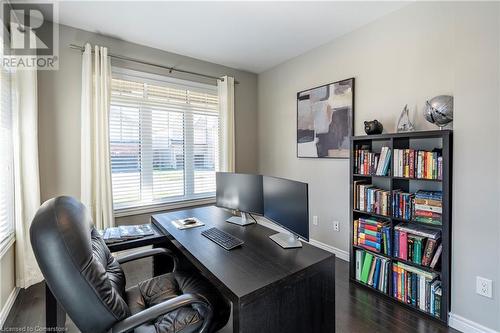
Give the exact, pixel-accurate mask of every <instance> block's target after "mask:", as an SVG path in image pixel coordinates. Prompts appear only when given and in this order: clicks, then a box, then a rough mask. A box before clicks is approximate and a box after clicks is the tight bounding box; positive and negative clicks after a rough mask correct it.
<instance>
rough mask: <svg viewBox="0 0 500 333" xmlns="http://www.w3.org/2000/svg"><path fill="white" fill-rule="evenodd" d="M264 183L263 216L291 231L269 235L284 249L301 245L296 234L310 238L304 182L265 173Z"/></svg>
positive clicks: (306, 188) (305, 185)
mask: <svg viewBox="0 0 500 333" xmlns="http://www.w3.org/2000/svg"><path fill="white" fill-rule="evenodd" d="M263 185H264V186H263V189H264V193H263V195H264V216H265V217H266V218H268V219H270V220H271V221H273V222H275V223H276V224H278V225H280V226H281V227H283V228H284V229H286V230H288V231H289V232H290V233H278V234H275V235H272V236H270V238H271V239H272V240H273V241H275V242H276V243H278V244H279V245H281V246H282V247H284V248H293V247H301V246H302V243H301V242H300V241H299V240H298V237H301V238H303V239H305V240H306V241H309V199H308V185H307V183H301V182H297V181H293V180H288V179H283V178H276V177H267V176H264V177H263Z"/></svg>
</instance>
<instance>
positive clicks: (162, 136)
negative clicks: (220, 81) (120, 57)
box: [110, 69, 219, 210]
mask: <svg viewBox="0 0 500 333" xmlns="http://www.w3.org/2000/svg"><path fill="white" fill-rule="evenodd" d="M129 73H130V72H125V71H124V70H117V69H114V72H113V79H112V94H111V111H110V150H111V170H112V184H113V203H114V208H115V210H120V209H126V208H132V207H140V206H148V205H156V204H164V203H172V202H177V201H185V200H193V199H201V198H207V197H213V196H214V195H215V172H216V171H217V170H218V164H219V149H218V144H219V112H218V96H217V89H216V87H215V86H209V85H200V84H195V83H190V82H186V81H180V80H173V79H171V78H166V77H160V76H156V75H155V76H152V75H149V74H145V73H144V74H142V73H136V72H133V74H129Z"/></svg>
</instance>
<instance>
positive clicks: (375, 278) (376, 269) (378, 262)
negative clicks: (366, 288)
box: [373, 258, 382, 288]
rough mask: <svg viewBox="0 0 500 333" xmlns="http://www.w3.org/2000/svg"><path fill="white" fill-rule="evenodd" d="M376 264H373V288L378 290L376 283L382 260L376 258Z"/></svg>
mask: <svg viewBox="0 0 500 333" xmlns="http://www.w3.org/2000/svg"><path fill="white" fill-rule="evenodd" d="M375 261H376V263H375V272H374V274H373V288H378V282H379V278H380V264H381V263H382V260H381V259H379V258H376V260H375Z"/></svg>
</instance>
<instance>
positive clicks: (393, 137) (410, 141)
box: [350, 130, 453, 325]
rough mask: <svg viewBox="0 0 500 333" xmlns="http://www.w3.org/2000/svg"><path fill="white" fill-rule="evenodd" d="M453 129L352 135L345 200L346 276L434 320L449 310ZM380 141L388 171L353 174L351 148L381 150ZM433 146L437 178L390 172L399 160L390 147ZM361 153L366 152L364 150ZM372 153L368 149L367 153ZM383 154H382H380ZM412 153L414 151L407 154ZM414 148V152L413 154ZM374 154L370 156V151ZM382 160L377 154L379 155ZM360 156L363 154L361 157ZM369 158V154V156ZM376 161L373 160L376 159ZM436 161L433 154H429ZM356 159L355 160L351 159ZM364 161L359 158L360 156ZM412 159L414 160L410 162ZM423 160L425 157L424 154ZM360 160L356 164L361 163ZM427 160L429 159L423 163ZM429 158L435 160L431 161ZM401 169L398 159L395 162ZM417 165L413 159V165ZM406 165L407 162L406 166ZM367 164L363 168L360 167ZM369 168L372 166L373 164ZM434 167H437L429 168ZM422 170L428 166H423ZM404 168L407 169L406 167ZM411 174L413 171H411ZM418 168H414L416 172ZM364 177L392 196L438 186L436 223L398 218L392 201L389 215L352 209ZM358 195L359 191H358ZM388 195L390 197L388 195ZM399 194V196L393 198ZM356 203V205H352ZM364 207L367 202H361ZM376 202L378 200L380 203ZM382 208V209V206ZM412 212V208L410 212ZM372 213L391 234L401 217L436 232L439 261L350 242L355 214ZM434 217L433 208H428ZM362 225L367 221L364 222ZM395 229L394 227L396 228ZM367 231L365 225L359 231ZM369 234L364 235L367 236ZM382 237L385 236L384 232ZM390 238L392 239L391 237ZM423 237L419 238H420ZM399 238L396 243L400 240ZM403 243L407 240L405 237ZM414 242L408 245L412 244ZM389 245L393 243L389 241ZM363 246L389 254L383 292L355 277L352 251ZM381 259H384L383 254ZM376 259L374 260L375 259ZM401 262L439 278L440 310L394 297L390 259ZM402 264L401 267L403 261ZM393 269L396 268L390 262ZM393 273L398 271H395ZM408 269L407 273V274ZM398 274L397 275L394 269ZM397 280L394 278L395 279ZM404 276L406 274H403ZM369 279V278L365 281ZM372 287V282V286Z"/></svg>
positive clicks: (445, 316)
mask: <svg viewBox="0 0 500 333" xmlns="http://www.w3.org/2000/svg"><path fill="white" fill-rule="evenodd" d="M452 139H453V132H452V131H451V130H442V131H426V132H424V131H422V132H409V133H394V134H380V135H373V136H368V135H363V136H354V137H352V138H351V168H350V175H351V191H350V202H351V213H350V216H351V219H350V221H351V223H350V226H351V249H350V256H351V264H350V279H351V281H353V282H354V283H356V284H358V285H361V286H363V287H366V288H368V289H369V290H371V291H372V292H375V293H378V294H380V295H382V296H383V297H385V298H388V299H391V300H393V301H394V302H396V303H397V304H399V305H401V306H404V307H406V308H408V309H410V310H412V311H415V313H418V314H419V315H424V316H427V317H428V318H432V319H433V320H437V321H439V322H441V323H443V324H445V325H447V324H448V313H449V311H450V297H451V293H450V275H451V221H452V219H451V188H452V177H451V176H452V175H451V170H452V162H453V159H452V148H453V141H452ZM381 147H388V148H389V149H390V156H391V160H390V165H389V166H388V169H389V173H388V175H387V176H379V175H375V174H358V173H354V171H355V169H356V168H357V167H358V168H359V166H360V162H359V160H358V159H357V157H359V156H363V155H360V154H359V153H357V152H356V149H363V150H366V151H368V152H378V153H380V151H381ZM434 148H437V149H438V150H437V151H438V154H439V155H437V156H440V159H439V163H440V164H439V171H440V172H441V173H439V175H440V179H428V178H415V177H399V176H394V174H395V172H394V170H396V168H395V167H397V166H398V165H397V164H396V165H395V163H394V160H395V159H394V155H395V153H394V150H395V149H396V150H398V149H399V150H410V149H411V150H421V151H436V150H434ZM365 155H366V154H365ZM372 155H373V154H372ZM382 155H383V154H382ZM412 156H413V155H412ZM416 156H417V153H415V157H416ZM371 157H373V156H371ZM399 157H401V151H399ZM380 159H381V160H383V159H382V158H380ZM361 161H362V160H361ZM372 161H373V160H372ZM376 161H377V160H376ZM434 161H435V160H434ZM355 163H356V164H355ZM361 163H363V162H361ZM405 163H409V159H406V160H405ZM415 163H416V162H415ZM426 163H427V160H426ZM362 165H363V164H361V166H362ZM426 165H428V164H426ZM436 165H437V163H436V164H434V166H436ZM399 167H400V169H399V170H401V164H399ZM415 167H416V165H415ZM410 168H411V166H410ZM364 169H365V170H367V169H366V168H364ZM372 170H373V169H372ZM433 170H434V171H436V169H433ZM426 173H427V169H426ZM405 174H408V173H405ZM410 174H413V173H410ZM416 174H417V172H415V175H416ZM429 174H433V175H436V174H438V172H436V173H433V172H431V171H429ZM398 175H401V171H399V172H398ZM359 181H361V182H363V183H366V184H373V187H374V188H380V189H382V190H385V191H388V192H389V193H390V195H391V196H392V193H396V192H395V191H396V190H400V191H401V192H403V193H410V194H411V193H416V192H418V191H441V195H442V198H441V204H440V205H439V206H438V207H441V209H442V211H440V214H441V217H440V218H441V224H440V225H439V224H432V223H426V222H422V221H416V220H414V219H413V218H412V219H410V220H408V219H403V218H397V217H394V216H392V215H393V214H392V207H389V208H388V210H389V215H388V216H386V215H380V214H375V213H369V212H367V211H364V210H359V209H356V206H355V200H354V193H355V191H354V185H355V182H356V184H357V182H359ZM358 200H359V197H358ZM390 200H392V198H391V199H390ZM398 200H399V199H398ZM411 200H412V205H413V204H415V203H416V202H417V201H414V197H413V196H411ZM357 206H358V208H359V205H357ZM365 207H366V206H365ZM379 208H380V206H379ZM384 211H385V209H384ZM412 216H413V214H412ZM420 216H428V215H420ZM369 217H372V218H374V219H377V220H380V221H387V222H388V223H389V224H388V225H389V227H390V235H391V238H392V237H393V235H394V231H395V230H394V227H395V226H396V225H399V224H402V223H404V224H405V225H409V226H411V225H414V226H417V225H418V226H422V227H425V228H427V229H429V230H435V232H438V231H439V232H441V237H440V241H439V242H438V243H440V244H441V246H442V253H441V257H440V264H439V263H438V265H437V266H436V268H434V269H433V268H431V267H430V266H423V265H420V264H417V263H414V262H413V261H409V260H403V259H400V258H399V257H396V256H393V254H392V253H390V254H389V255H386V254H383V253H378V252H376V251H370V250H368V249H365V248H364V247H363V246H358V245H355V244H354V220H357V219H359V218H365V219H366V218H369ZM433 218H434V214H433ZM365 228H366V227H365ZM398 230H399V229H398ZM363 232H364V233H365V234H366V231H363ZM366 237H368V236H366ZM379 237H380V236H379ZM384 237H385V236H384ZM392 241H393V239H391V242H392ZM425 241H427V239H425V240H424V242H425ZM400 244H401V243H400ZM404 244H406V243H404ZM412 248H413V247H412ZM392 249H394V244H393V246H392ZM357 250H362V251H366V252H367V253H370V254H372V255H375V256H378V257H380V258H385V259H387V260H389V262H390V264H389V267H390V274H388V293H383V292H381V291H380V290H378V289H377V288H374V287H373V286H371V285H368V284H365V283H363V282H361V281H358V280H356V251H357ZM385 259H384V260H385ZM374 261H375V260H374ZM397 263H400V264H404V265H407V267H408V268H407V269H410V268H409V267H413V268H411V270H410V271H413V270H415V269H418V270H415V271H416V272H422V273H420V274H423V275H425V274H429V275H430V276H433V277H435V276H438V279H439V280H440V281H441V292H442V295H441V303H440V309H439V310H440V311H439V316H438V317H437V316H434V315H433V314H431V313H430V312H426V311H423V310H422V309H420V308H418V307H415V306H414V305H412V304H408V303H406V302H402V301H400V300H399V299H397V297H394V295H393V290H394V289H393V287H394V286H393V284H394V283H395V280H394V281H393V278H394V276H393V268H392V266H393V264H397ZM404 265H403V267H404ZM400 267H401V265H400ZM394 269H396V268H394ZM394 274H397V273H394ZM410 275H411V274H410ZM395 276H397V275H395ZM396 280H397V279H396ZM408 281H409V279H408ZM370 283H371V282H370ZM375 287H376V286H375Z"/></svg>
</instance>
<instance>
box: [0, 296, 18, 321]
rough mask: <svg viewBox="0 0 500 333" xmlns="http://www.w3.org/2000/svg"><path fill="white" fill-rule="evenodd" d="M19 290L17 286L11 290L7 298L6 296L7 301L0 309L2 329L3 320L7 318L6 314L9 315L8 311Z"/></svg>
mask: <svg viewBox="0 0 500 333" xmlns="http://www.w3.org/2000/svg"><path fill="white" fill-rule="evenodd" d="M19 290H20V288H17V287H15V288H14V289H13V290H12V292H11V293H10V295H9V298H7V302H5V305H4V306H3V308H2V311H0V329H2V328H3V325H4V324H5V320H6V319H7V316H8V315H9V312H10V310H11V309H12V306H13V305H14V302H15V301H16V298H17V295H18V294H19Z"/></svg>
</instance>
